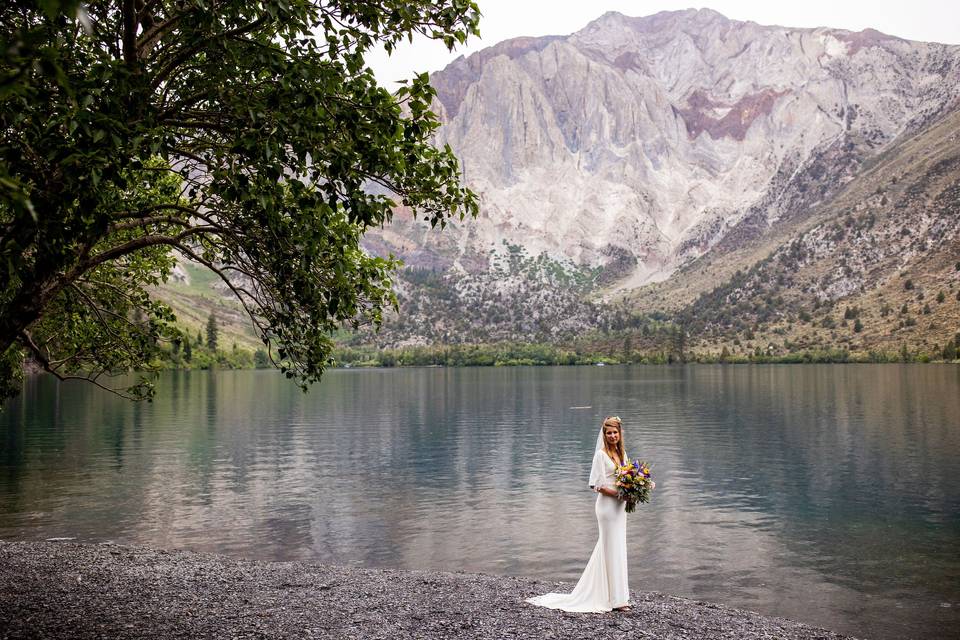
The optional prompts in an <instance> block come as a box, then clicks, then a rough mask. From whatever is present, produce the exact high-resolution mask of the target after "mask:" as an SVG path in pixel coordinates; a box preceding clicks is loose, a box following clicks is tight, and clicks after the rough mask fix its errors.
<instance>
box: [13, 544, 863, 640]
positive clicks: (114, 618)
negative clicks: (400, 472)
mask: <svg viewBox="0 0 960 640" xmlns="http://www.w3.org/2000/svg"><path fill="white" fill-rule="evenodd" d="M571 588H572V585H571V584H563V583H557V582H550V581H545V580H532V579H527V578H517V577H508V576H493V575H484V574H469V573H446V572H431V571H400V570H382V569H362V568H356V567H347V566H332V565H315V564H307V563H302V562H260V561H253V560H237V559H233V558H228V557H225V556H220V555H215V554H206V553H193V552H189V551H164V550H156V549H149V548H145V547H134V546H121V545H115V544H78V543H73V542H0V638H4V639H6V638H11V639H12V638H18V639H19V638H165V639H166V638H287V637H289V638H363V639H364V640H374V639H377V638H383V639H387V638H389V639H395V638H450V637H457V638H571V639H572V638H578V639H579V638H618V637H628V638H665V639H666V638H671V639H672V638H708V639H713V638H731V639H732V638H758V639H759V638H765V639H772V638H778V639H794V638H796V639H798V640H799V639H801V638H802V639H804V640H806V639H812V638H822V639H840V638H848V637H849V636H843V635H840V634H837V633H833V632H831V631H826V630H823V629H817V628H814V627H810V626H807V625H803V624H800V623H798V622H793V621H790V620H785V619H782V618H770V617H765V616H761V615H759V614H757V613H753V612H749V611H741V610H737V609H731V608H728V607H723V606H720V605H716V604H711V603H705V602H696V601H693V600H687V599H684V598H677V597H673V596H669V595H665V594H661V593H655V592H634V593H633V604H634V606H633V609H632V611H630V612H626V613H609V614H572V613H564V612H561V611H554V610H551V609H544V608H541V607H535V606H533V605H530V604H527V603H526V602H524V599H525V598H527V597H529V596H532V595H536V594H540V593H545V592H547V591H553V590H559V591H569V590H570V589H571Z"/></svg>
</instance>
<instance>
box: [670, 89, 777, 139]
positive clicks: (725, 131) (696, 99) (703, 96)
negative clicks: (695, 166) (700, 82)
mask: <svg viewBox="0 0 960 640" xmlns="http://www.w3.org/2000/svg"><path fill="white" fill-rule="evenodd" d="M786 93H787V92H786V91H775V90H773V89H764V90H763V91H760V92H758V93H751V94H748V95H745V96H743V97H742V98H740V99H739V100H738V101H737V102H736V103H735V104H726V103H723V102H720V101H717V100H714V99H713V98H711V97H710V96H709V95H708V94H707V93H706V92H705V91H704V90H702V89H696V90H695V91H694V92H693V93H691V94H690V96H689V97H688V98H687V106H686V107H682V108H676V112H677V113H679V114H680V117H682V118H683V122H684V124H685V125H686V126H687V134H688V135H689V136H690V139H691V140H695V139H696V138H697V136H699V135H700V134H701V133H704V132H706V133H709V134H710V137H711V138H713V139H714V140H716V139H718V138H723V137H729V138H733V139H734V140H740V141H742V140H743V139H744V137H746V135H747V130H748V129H750V125H752V124H753V121H754V120H756V119H757V118H758V117H759V116H761V115H767V114H769V113H770V112H771V111H772V110H773V105H774V103H775V102H776V101H777V98H779V97H780V96H783V95H786ZM717 108H729V109H730V110H729V111H728V112H727V113H726V115H724V116H723V117H722V118H714V117H712V116H710V115H708V114H706V113H704V112H705V111H707V110H709V109H717Z"/></svg>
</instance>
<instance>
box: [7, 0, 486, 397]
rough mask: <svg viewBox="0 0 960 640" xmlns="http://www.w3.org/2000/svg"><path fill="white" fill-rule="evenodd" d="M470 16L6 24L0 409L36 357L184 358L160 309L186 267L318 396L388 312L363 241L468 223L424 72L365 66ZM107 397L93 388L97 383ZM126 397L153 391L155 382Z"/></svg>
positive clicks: (383, 4) (155, 17) (54, 360)
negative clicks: (412, 226)
mask: <svg viewBox="0 0 960 640" xmlns="http://www.w3.org/2000/svg"><path fill="white" fill-rule="evenodd" d="M478 21H479V12H478V9H477V6H476V4H475V3H474V2H470V1H465V0H440V1H437V2H427V1H423V0H414V1H407V0H375V1H369V0H259V1H258V0H113V1H91V2H89V3H84V4H79V3H77V2H76V1H75V0H35V1H21V0H11V1H10V2H7V3H4V6H3V8H2V9H0V50H2V51H3V54H2V55H3V58H2V67H0V398H2V397H4V396H8V395H11V394H13V393H15V392H16V390H17V389H18V384H17V380H18V375H19V372H20V369H21V362H22V359H23V357H24V356H25V355H26V354H29V355H30V356H31V357H32V358H33V359H34V360H36V361H37V362H38V363H40V365H41V366H42V367H43V368H45V369H46V370H48V371H50V372H52V373H54V374H56V375H58V376H59V377H61V378H69V377H84V378H86V379H90V380H93V381H95V382H96V381H97V380H99V378H100V376H102V375H104V374H111V373H115V372H119V371H126V370H128V369H132V368H140V369H142V368H143V367H145V366H148V365H149V362H150V361H151V359H152V358H154V357H155V355H156V353H157V349H159V348H160V347H159V345H161V344H162V343H163V342H164V341H166V340H176V339H177V338H178V335H177V331H178V330H177V328H176V326H175V324H174V320H175V319H174V317H173V314H172V313H171V311H170V309H169V308H168V307H167V306H166V305H164V304H162V303H161V302H159V301H157V300H154V299H153V298H151V296H150V295H149V293H148V291H149V289H150V287H151V286H153V285H156V284H157V283H159V282H160V281H161V280H164V279H166V278H167V277H168V276H169V275H170V273H171V272H172V270H173V268H174V267H175V264H176V258H177V256H182V257H184V258H187V259H189V260H192V261H194V262H196V263H199V264H202V265H205V266H206V267H207V268H209V269H211V270H213V271H214V272H215V273H216V274H217V275H218V276H219V277H220V278H222V280H223V282H224V283H226V286H227V287H229V289H230V290H231V291H232V292H233V293H234V294H235V295H236V296H237V298H238V299H239V300H240V302H241V303H242V304H243V306H244V308H245V309H246V311H247V313H248V314H249V316H250V318H251V320H252V322H253V325H254V327H255V330H256V331H257V333H258V334H259V335H260V337H261V338H262V339H263V341H264V343H265V345H266V347H267V349H266V350H267V353H268V354H269V355H270V359H271V360H272V361H273V362H274V363H275V364H277V365H278V366H280V367H281V369H283V370H284V371H285V372H286V373H287V375H288V376H289V377H293V378H296V379H297V380H298V381H299V382H300V383H301V384H303V385H306V384H308V383H310V382H313V381H316V380H318V379H319V377H320V375H321V374H322V372H323V369H324V366H325V364H327V363H328V361H329V359H330V357H331V350H332V342H331V339H330V334H331V332H332V331H334V330H336V329H338V328H340V327H341V326H343V325H344V324H351V325H353V326H354V327H356V326H359V325H360V324H363V323H379V322H380V321H381V318H382V313H383V310H384V309H385V308H387V307H389V306H391V305H395V304H396V301H395V299H394V297H393V294H392V292H391V288H390V284H391V283H390V273H391V271H392V270H393V269H394V268H395V267H396V264H397V263H396V261H394V260H393V259H391V258H378V257H374V256H370V255H367V254H366V253H364V251H363V250H362V249H361V248H360V239H361V237H362V235H363V233H364V232H365V231H366V230H367V229H369V228H370V227H371V226H376V225H381V224H383V223H384V222H386V221H388V220H389V219H390V218H391V216H392V213H393V211H394V209H395V208H396V207H397V206H398V205H403V206H405V207H407V208H409V209H410V210H412V211H413V212H414V215H417V216H420V217H423V218H424V219H426V220H429V221H430V222H431V224H433V225H440V226H442V225H443V224H444V222H445V221H446V220H447V219H448V218H450V217H451V216H457V217H459V218H463V217H464V216H465V215H476V211H477V199H476V196H475V195H474V194H473V193H472V192H470V191H469V190H468V189H466V188H465V187H463V186H462V185H461V183H460V173H459V165H458V163H457V160H456V158H455V157H454V155H453V153H452V152H451V150H450V149H449V147H446V148H443V149H438V148H435V146H433V144H432V143H431V140H432V136H433V134H434V132H435V130H436V128H437V127H438V126H439V123H438V121H437V118H436V116H435V115H434V114H433V113H432V112H431V111H430V104H431V101H432V99H433V97H434V92H433V89H432V88H431V87H430V85H429V79H428V77H427V76H426V74H421V75H418V76H417V77H415V78H413V79H412V80H411V81H410V82H408V83H406V84H404V85H403V87H402V88H401V89H400V90H399V91H398V92H396V93H395V94H391V93H390V92H388V91H387V90H385V89H384V88H382V87H380V86H378V85H377V83H376V80H375V78H374V76H373V74H372V72H371V71H370V70H369V69H368V68H367V67H366V65H365V63H364V56H365V54H367V53H368V52H369V51H370V50H371V49H372V48H373V47H377V46H383V47H385V48H386V49H387V50H388V51H391V50H392V49H393V47H395V46H396V45H397V44H398V43H399V42H401V41H402V40H403V39H406V38H410V37H412V36H414V35H416V34H422V35H425V36H427V37H430V38H434V39H438V40H441V41H443V42H444V43H445V44H446V45H447V46H448V47H452V46H453V45H455V44H456V43H457V42H463V41H465V39H466V38H467V37H468V36H470V35H471V34H477V33H478V26H477V25H478ZM98 384H100V383H99V382H98ZM127 392H128V393H129V394H130V395H133V396H136V397H148V396H149V395H150V393H151V387H150V384H149V378H148V377H144V378H141V379H140V380H139V381H138V382H137V383H136V384H135V385H133V386H131V387H129V388H128V389H127Z"/></svg>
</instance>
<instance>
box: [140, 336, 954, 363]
mask: <svg viewBox="0 0 960 640" xmlns="http://www.w3.org/2000/svg"><path fill="white" fill-rule="evenodd" d="M199 342H200V340H197V341H195V343H194V344H195V345H196V346H193V345H191V346H192V349H191V346H187V347H186V348H177V347H174V348H173V349H170V350H168V351H166V352H165V353H166V356H167V357H166V358H165V359H164V360H163V361H161V362H156V363H154V364H155V366H156V367H157V368H166V369H211V368H220V369H252V368H269V367H270V366H271V363H270V361H269V359H268V357H267V354H266V352H265V351H264V350H262V349H257V350H256V351H255V352H251V351H248V350H246V349H243V348H238V347H237V346H236V345H234V346H233V348H232V349H229V350H223V349H216V348H214V349H210V348H209V347H208V346H207V345H205V344H197V343H199ZM187 344H189V342H188V343H187ZM945 355H953V356H954V358H955V357H956V354H955V353H952V354H941V353H935V354H931V353H927V352H923V351H911V350H909V349H908V348H907V347H906V346H905V345H904V346H901V348H900V349H899V350H898V351H893V352H891V351H881V350H874V351H869V352H866V353H860V352H855V353H854V352H850V351H848V350H846V349H837V348H824V349H806V350H803V351H795V352H791V353H786V354H765V353H762V352H761V351H760V350H759V349H758V350H756V351H754V352H751V353H736V354H730V353H729V352H728V351H727V350H726V349H724V350H723V351H721V352H720V353H711V352H697V351H689V352H685V353H683V355H682V357H681V356H680V355H678V354H677V353H675V352H671V351H650V352H640V351H632V352H629V353H626V352H622V351H621V352H612V351H609V350H591V349H585V348H577V347H563V346H557V345H550V344H524V343H509V344H479V345H478V344H473V345H426V346H411V347H401V348H396V349H379V348H377V347H373V346H359V347H344V346H341V347H337V348H336V349H335V350H334V362H333V363H332V366H334V367H341V368H350V367H425V366H444V367H509V366H551V365H595V364H680V363H701V364H805V363H809V364H815V363H856V362H862V363H870V362H873V363H882V362H945V361H947V362H949V361H954V362H956V360H955V359H953V358H947V357H944V356H945Z"/></svg>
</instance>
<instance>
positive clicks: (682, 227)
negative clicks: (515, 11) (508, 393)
mask: <svg viewBox="0 0 960 640" xmlns="http://www.w3.org/2000/svg"><path fill="white" fill-rule="evenodd" d="M431 82H432V84H433V85H434V86H435V88H436V89H437V92H438V96H437V98H438V100H437V104H436V108H437V110H438V112H439V115H440V116H441V119H442V121H443V123H444V124H443V127H442V129H441V132H440V136H439V140H438V141H439V142H441V143H448V144H450V145H451V147H452V148H453V149H454V150H455V151H456V152H457V154H458V156H459V157H460V158H461V161H462V164H463V169H464V176H465V179H466V182H467V183H468V184H469V185H470V186H471V187H472V188H473V189H474V190H475V191H477V192H478V193H479V194H480V195H481V197H482V215H481V219H480V220H477V221H472V222H470V223H469V224H465V225H463V226H462V230H461V232H460V233H457V234H452V235H454V236H455V237H452V238H444V239H443V240H440V241H436V240H434V239H433V238H432V236H431V235H430V234H428V233H426V232H425V230H423V229H422V228H418V227H417V226H416V225H413V224H410V223H408V222H404V221H402V218H403V217H402V216H401V222H400V223H399V224H397V225H395V226H394V228H393V229H392V230H391V232H392V233H399V234H400V235H401V236H403V237H404V238H406V239H408V240H413V241H414V245H415V246H416V247H417V252H420V254H419V255H410V254H409V252H407V251H404V250H403V243H402V242H401V243H399V244H394V243H390V242H389V240H390V239H389V238H384V240H385V241H387V244H393V247H392V248H395V249H397V250H398V251H397V252H398V253H399V254H400V255H407V256H409V257H412V258H413V259H414V262H415V263H419V262H420V260H422V259H423V258H424V255H422V254H423V252H424V250H427V252H428V253H433V254H436V255H434V257H433V258H432V259H433V260H437V261H438V264H444V263H447V264H449V263H452V262H455V261H457V259H462V260H464V263H463V267H464V268H465V269H466V270H470V269H471V267H470V264H471V263H475V264H476V266H478V267H482V266H483V263H482V261H480V263H476V260H475V259H471V258H476V256H485V255H486V254H487V253H488V251H489V250H490V249H491V248H494V249H496V248H497V247H499V246H500V245H501V243H502V241H503V240H507V241H508V242H509V243H511V244H520V245H522V246H523V247H525V248H526V250H527V251H529V252H530V253H531V254H534V255H536V254H539V253H541V252H545V253H547V254H548V255H550V256H551V257H553V258H556V259H568V260H571V261H573V262H574V263H577V264H583V265H589V266H598V265H600V266H606V267H608V269H612V270H615V271H616V274H617V275H618V276H620V278H619V283H618V286H619V287H620V288H624V289H630V288H634V287H636V286H639V285H641V284H644V283H647V282H650V281H658V280H664V279H666V278H668V277H669V276H670V274H672V273H673V272H674V271H675V270H676V269H677V267H678V266H680V265H682V264H684V263H685V262H687V261H689V260H690V259H692V258H696V257H698V256H700V255H703V254H704V253H706V252H708V251H710V250H711V249H712V248H713V247H715V246H717V245H718V244H720V243H722V242H723V241H724V239H726V238H728V237H730V236H731V233H732V232H733V231H734V230H736V234H735V236H736V237H737V239H740V238H739V236H741V235H743V234H744V233H745V232H746V231H747V229H746V225H744V224H743V223H744V222H745V221H749V226H750V230H749V233H750V234H753V235H756V234H762V233H763V232H764V229H765V227H768V226H769V225H770V224H772V223H774V222H776V221H778V220H781V219H783V218H785V217H791V216H796V215H804V213H805V212H806V211H807V210H808V209H809V207H810V205H812V204H814V203H816V202H818V201H822V200H823V199H825V198H828V197H829V196H830V195H831V194H832V193H834V192H835V191H836V189H837V188H838V187H839V186H841V185H843V184H844V183H845V182H846V181H848V180H850V179H851V178H852V177H853V176H854V175H856V173H857V172H858V171H859V169H860V167H861V165H862V163H863V162H864V161H865V160H866V159H868V158H870V157H873V156H875V155H876V154H877V153H878V152H880V151H882V150H883V149H884V148H886V147H887V146H888V145H889V144H890V143H891V142H892V141H893V140H895V139H897V138H898V137H900V136H903V135H905V134H909V133H911V132H916V131H919V130H921V129H922V128H923V127H924V126H925V125H926V124H928V123H929V122H931V121H932V120H933V119H935V118H936V117H938V116H939V115H941V114H943V113H944V112H945V110H948V109H950V108H952V107H953V106H955V105H956V103H957V98H958V96H960V47H957V46H948V45H941V44H934V43H920V42H910V41H907V40H903V39H900V38H896V37H893V36H888V35H885V34H882V33H879V32H876V31H872V30H866V31H862V32H858V33H853V32H848V31H842V30H836V29H826V28H820V29H791V28H785V27H774V26H762V25H758V24H755V23H752V22H738V21H733V20H728V19H727V18H725V17H723V16H722V15H720V14H719V13H716V12H714V11H711V10H708V9H703V10H688V11H677V12H664V13H658V14H656V15H653V16H648V17H640V18H633V17H627V16H624V15H622V14H619V13H608V14H606V15H604V16H602V17H600V18H599V19H597V20H595V21H594V22H592V23H590V24H589V25H587V26H586V27H585V28H584V29H582V30H581V31H578V32H577V33H574V34H572V35H569V36H563V37H556V36H550V37H542V38H518V39H514V40H508V41H505V42H502V43H500V44H498V45H496V46H493V47H490V48H489V49H485V50H483V51H480V52H478V53H476V54H473V55H472V56H470V57H468V58H460V59H458V60H457V61H455V62H454V63H452V64H451V65H449V66H448V67H447V68H446V69H444V70H442V71H440V72H437V73H435V74H433V75H432V76H431ZM415 253H416V252H415ZM437 255H439V256H445V258H446V259H445V260H444V259H438V258H437Z"/></svg>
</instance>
